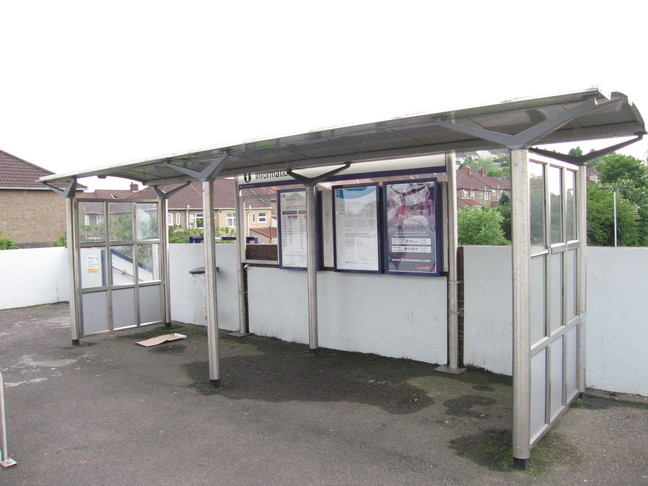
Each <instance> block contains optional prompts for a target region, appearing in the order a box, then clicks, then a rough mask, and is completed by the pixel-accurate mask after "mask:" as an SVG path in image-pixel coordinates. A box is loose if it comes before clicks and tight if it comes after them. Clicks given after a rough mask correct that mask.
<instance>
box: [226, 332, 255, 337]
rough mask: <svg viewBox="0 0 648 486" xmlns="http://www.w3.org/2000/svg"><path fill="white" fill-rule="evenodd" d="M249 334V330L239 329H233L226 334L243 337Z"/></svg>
mask: <svg viewBox="0 0 648 486" xmlns="http://www.w3.org/2000/svg"><path fill="white" fill-rule="evenodd" d="M250 334H252V333H250V332H241V331H233V332H230V333H228V336H232V337H237V338H244V337H246V336H249V335H250Z"/></svg>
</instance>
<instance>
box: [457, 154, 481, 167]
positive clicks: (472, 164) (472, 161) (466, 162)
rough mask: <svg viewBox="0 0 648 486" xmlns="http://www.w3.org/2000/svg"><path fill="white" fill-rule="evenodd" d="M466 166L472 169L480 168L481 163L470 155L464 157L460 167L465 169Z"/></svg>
mask: <svg viewBox="0 0 648 486" xmlns="http://www.w3.org/2000/svg"><path fill="white" fill-rule="evenodd" d="M466 167H470V168H471V169H478V168H479V164H478V163H477V162H476V161H475V159H473V158H472V157H471V156H470V155H469V156H468V157H466V158H465V159H464V161H463V162H462V163H461V164H459V168H460V169H465V168H466Z"/></svg>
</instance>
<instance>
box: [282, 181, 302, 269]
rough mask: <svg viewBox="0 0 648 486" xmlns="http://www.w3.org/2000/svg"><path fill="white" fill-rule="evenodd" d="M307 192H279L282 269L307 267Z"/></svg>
mask: <svg viewBox="0 0 648 486" xmlns="http://www.w3.org/2000/svg"><path fill="white" fill-rule="evenodd" d="M307 225H308V220H307V218H306V191H305V190H303V189H300V190H296V191H290V190H288V191H279V264H280V266H281V267H282V268H306V265H307V248H308V246H307V241H306V240H307Z"/></svg>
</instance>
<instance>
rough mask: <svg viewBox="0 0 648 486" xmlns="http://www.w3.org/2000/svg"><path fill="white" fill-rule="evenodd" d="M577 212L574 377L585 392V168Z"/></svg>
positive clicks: (578, 178) (578, 180)
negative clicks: (576, 324)
mask: <svg viewBox="0 0 648 486" xmlns="http://www.w3.org/2000/svg"><path fill="white" fill-rule="evenodd" d="M576 197H577V201H578V204H577V206H576V207H577V211H578V213H577V214H578V222H577V224H578V226H577V228H578V260H577V261H578V263H577V265H578V283H577V285H578V300H577V302H578V304H577V305H578V315H579V319H578V347H577V351H576V364H577V367H578V374H577V375H576V380H577V385H578V391H579V393H583V392H584V391H585V365H586V360H585V332H586V330H587V167H584V166H583V167H579V168H578V173H577V175H576Z"/></svg>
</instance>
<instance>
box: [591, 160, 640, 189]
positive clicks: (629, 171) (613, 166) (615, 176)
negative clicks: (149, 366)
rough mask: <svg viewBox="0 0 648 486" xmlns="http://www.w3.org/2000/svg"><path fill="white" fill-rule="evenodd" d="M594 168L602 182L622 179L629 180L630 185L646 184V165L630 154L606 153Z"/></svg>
mask: <svg viewBox="0 0 648 486" xmlns="http://www.w3.org/2000/svg"><path fill="white" fill-rule="evenodd" d="M596 170H597V171H598V173H599V176H600V178H601V182H602V183H604V184H616V183H618V182H619V181H621V180H624V181H631V184H630V185H631V186H632V187H646V186H648V171H647V170H646V166H645V165H644V163H643V162H642V161H641V160H639V159H637V158H635V157H632V156H630V155H621V154H610V155H606V156H605V157H603V158H602V159H601V162H599V163H598V164H597V165H596ZM617 185H620V184H617Z"/></svg>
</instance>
